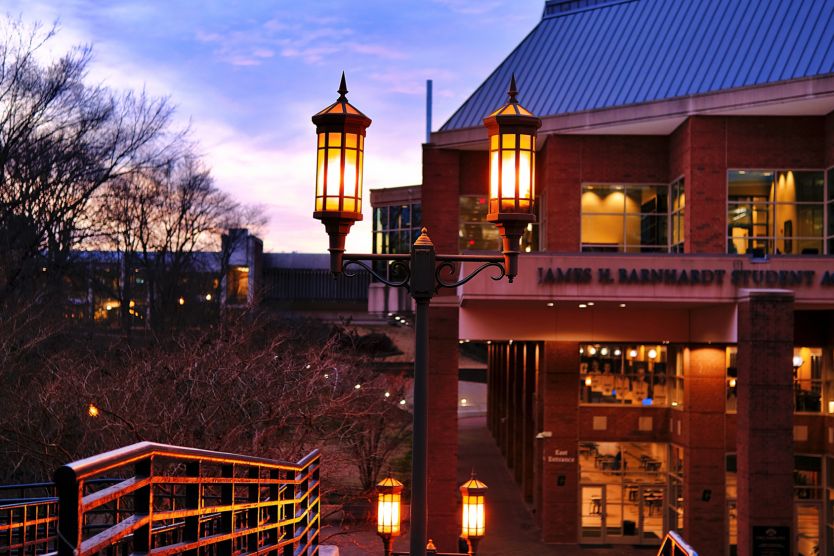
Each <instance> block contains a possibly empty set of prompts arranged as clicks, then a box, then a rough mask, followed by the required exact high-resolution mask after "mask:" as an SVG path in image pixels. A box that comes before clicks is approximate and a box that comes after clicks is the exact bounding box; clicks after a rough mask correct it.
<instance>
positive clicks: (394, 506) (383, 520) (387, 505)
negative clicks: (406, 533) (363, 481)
mask: <svg viewBox="0 0 834 556" xmlns="http://www.w3.org/2000/svg"><path fill="white" fill-rule="evenodd" d="M400 497H401V495H400V494H391V493H384V494H383V493H380V494H379V503H378V505H377V532H378V533H380V534H383V535H398V534H399V533H400Z"/></svg>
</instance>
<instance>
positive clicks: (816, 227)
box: [727, 170, 825, 255]
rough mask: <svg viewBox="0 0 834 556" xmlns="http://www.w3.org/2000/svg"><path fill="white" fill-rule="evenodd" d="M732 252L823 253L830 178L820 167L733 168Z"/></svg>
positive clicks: (729, 208)
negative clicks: (826, 195)
mask: <svg viewBox="0 0 834 556" xmlns="http://www.w3.org/2000/svg"><path fill="white" fill-rule="evenodd" d="M727 180H728V185H727V191H728V198H727V251H728V252H729V253H738V254H761V255H765V254H776V255H820V254H822V253H823V252H824V250H823V238H824V234H823V220H824V209H825V187H824V185H825V183H824V182H825V179H824V173H823V172H821V171H792V170H731V171H730V172H728V178H727Z"/></svg>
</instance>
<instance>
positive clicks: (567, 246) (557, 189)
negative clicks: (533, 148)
mask: <svg viewBox="0 0 834 556" xmlns="http://www.w3.org/2000/svg"><path fill="white" fill-rule="evenodd" d="M539 158H540V159H541V162H540V163H539V164H538V167H539V169H540V171H539V184H538V187H539V189H540V190H541V191H542V193H543V196H544V199H543V200H544V203H543V206H542V209H541V213H542V215H543V223H544V226H543V229H542V230H541V232H540V233H541V234H542V236H543V238H542V239H543V241H542V245H543V246H544V248H545V249H547V250H548V251H555V252H558V253H576V252H578V251H579V242H580V233H581V225H580V224H581V222H580V214H581V212H582V209H581V203H582V197H581V195H582V192H581V187H580V183H581V181H582V138H581V137H576V136H566V135H549V136H548V137H547V140H546V142H545V144H544V148H543V149H542V150H541V152H540V153H539Z"/></svg>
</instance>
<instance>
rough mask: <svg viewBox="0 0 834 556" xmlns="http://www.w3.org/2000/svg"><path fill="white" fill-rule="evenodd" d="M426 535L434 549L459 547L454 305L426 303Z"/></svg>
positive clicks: (456, 331) (456, 321)
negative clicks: (427, 370)
mask: <svg viewBox="0 0 834 556" xmlns="http://www.w3.org/2000/svg"><path fill="white" fill-rule="evenodd" d="M428 361H429V422H428V434H429V438H428V445H429V446H428V447H429V454H428V466H429V477H428V510H429V518H428V535H429V537H430V538H432V539H434V542H435V544H436V545H437V547H438V549H440V550H442V551H444V552H446V551H451V550H453V549H454V548H455V546H457V538H458V533H459V531H460V516H458V503H459V500H458V499H459V498H460V495H459V494H458V486H459V485H458V483H457V466H458V427H457V423H458V421H457V419H458V414H457V400H458V309H457V307H448V306H443V305H441V306H435V304H434V302H432V305H431V306H430V307H429V359H428Z"/></svg>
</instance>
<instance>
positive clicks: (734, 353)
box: [725, 346, 738, 413]
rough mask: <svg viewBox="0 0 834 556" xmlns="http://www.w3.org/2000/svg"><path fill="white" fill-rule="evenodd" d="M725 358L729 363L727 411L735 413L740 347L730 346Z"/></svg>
mask: <svg viewBox="0 0 834 556" xmlns="http://www.w3.org/2000/svg"><path fill="white" fill-rule="evenodd" d="M725 360H726V363H727V379H726V380H727V390H726V393H727V411H729V412H730V413H735V412H736V410H737V409H738V389H737V386H738V348H737V347H734V346H733V347H728V348H727V351H726V359H725Z"/></svg>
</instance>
